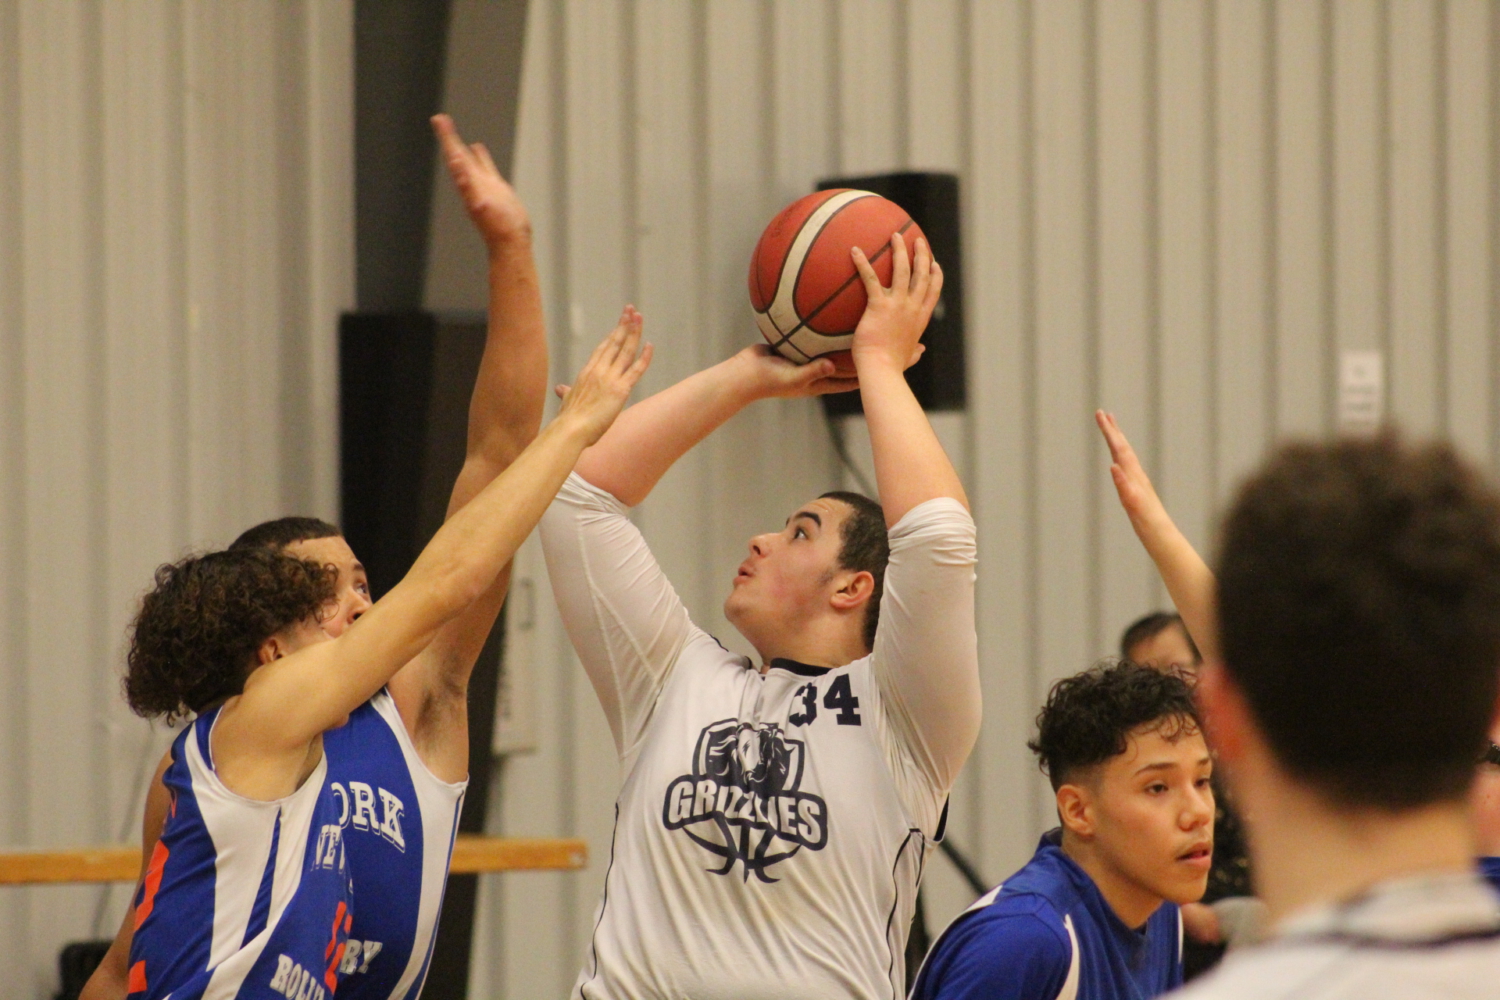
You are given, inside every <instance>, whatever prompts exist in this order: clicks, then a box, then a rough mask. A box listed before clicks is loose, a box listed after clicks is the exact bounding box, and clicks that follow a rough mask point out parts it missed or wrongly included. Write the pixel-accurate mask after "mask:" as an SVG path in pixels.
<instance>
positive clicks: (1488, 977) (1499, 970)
mask: <svg viewBox="0 0 1500 1000" xmlns="http://www.w3.org/2000/svg"><path fill="white" fill-rule="evenodd" d="M1173 996H1181V997H1182V998H1183V1000H1189V998H1191V1000H1251V998H1255V1000H1480V998H1492V997H1497V996H1500V899H1497V898H1496V896H1495V892H1494V890H1493V889H1492V887H1491V886H1490V885H1489V883H1487V882H1485V881H1484V880H1483V879H1481V878H1480V877H1479V876H1478V875H1473V874H1469V873H1454V874H1449V875H1436V876H1419V877H1416V878H1407V879H1398V880H1395V881H1391V882H1387V883H1385V884H1383V885H1380V886H1377V887H1376V888H1375V889H1374V890H1372V891H1370V892H1368V893H1366V894H1364V895H1363V896H1361V897H1360V898H1358V899H1355V900H1353V901H1350V902H1348V903H1345V904H1343V905H1339V906H1325V907H1318V908H1315V909H1313V910H1310V911H1308V912H1306V913H1304V914H1302V915H1300V916H1297V917H1293V918H1291V919H1290V920H1288V921H1287V922H1286V924H1285V925H1284V926H1283V927H1282V928H1280V929H1279V931H1278V933H1277V934H1276V936H1275V937H1274V938H1272V939H1271V940H1270V941H1268V942H1266V943H1265V944H1262V945H1258V946H1256V947H1253V948H1246V949H1245V950H1243V951H1235V952H1231V953H1230V954H1229V956H1228V957H1227V958H1226V959H1225V960H1224V962H1223V963H1222V964H1221V965H1220V966H1219V967H1218V968H1217V969H1215V970H1214V971H1213V972H1211V973H1210V974H1208V975H1206V976H1204V977H1203V978H1202V979H1199V980H1197V981H1195V982H1193V983H1192V984H1190V985H1189V986H1188V987H1187V988H1186V989H1185V990H1183V991H1182V992H1181V993H1180V994H1173Z"/></svg>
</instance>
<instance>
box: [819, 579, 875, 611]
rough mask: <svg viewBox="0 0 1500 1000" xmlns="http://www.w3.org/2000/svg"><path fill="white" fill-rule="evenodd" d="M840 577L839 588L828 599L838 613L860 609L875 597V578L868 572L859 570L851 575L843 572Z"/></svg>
mask: <svg viewBox="0 0 1500 1000" xmlns="http://www.w3.org/2000/svg"><path fill="white" fill-rule="evenodd" d="M844 574H848V575H847V576H845V575H844ZM840 576H841V577H842V579H841V580H840V581H839V588H838V589H837V590H835V591H834V592H833V596H832V597H831V598H829V600H830V601H831V602H832V603H833V606H834V607H836V608H838V609H839V610H840V611H847V610H850V609H852V608H857V607H860V606H861V605H863V604H866V603H868V602H869V600H870V598H872V597H874V596H875V577H874V575H873V574H872V573H870V571H869V570H865V569H861V570H856V571H855V572H853V573H850V572H849V571H848V570H844V571H843V573H841V574H840Z"/></svg>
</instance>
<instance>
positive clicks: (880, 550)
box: [818, 490, 891, 649]
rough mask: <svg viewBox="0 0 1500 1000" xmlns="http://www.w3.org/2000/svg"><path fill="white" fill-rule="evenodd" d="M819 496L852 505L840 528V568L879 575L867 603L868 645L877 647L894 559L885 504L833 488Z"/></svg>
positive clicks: (866, 629)
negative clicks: (883, 599) (887, 570)
mask: <svg viewBox="0 0 1500 1000" xmlns="http://www.w3.org/2000/svg"><path fill="white" fill-rule="evenodd" d="M818 499H819V500H837V501H838V502H839V503H842V504H844V505H845V506H846V507H848V508H849V516H848V517H846V518H844V523H843V527H842V529H841V530H840V532H839V568H840V569H852V570H854V571H856V572H858V571H860V570H864V571H865V572H867V573H869V574H870V575H871V576H873V577H874V578H875V590H874V592H873V593H872V594H871V595H870V603H868V604H866V605H865V624H864V640H865V648H866V649H874V648H875V630H876V628H877V627H878V626H879V624H880V598H881V595H882V594H884V593H885V567H886V564H887V563H889V562H890V561H891V539H890V534H889V533H888V532H887V531H886V528H885V508H883V507H881V506H880V504H878V503H876V502H875V501H874V500H871V499H870V498H869V497H867V496H865V495H864V494H863V493H850V492H847V491H845V490H833V491H831V492H829V493H824V494H823V495H822V496H820V497H818Z"/></svg>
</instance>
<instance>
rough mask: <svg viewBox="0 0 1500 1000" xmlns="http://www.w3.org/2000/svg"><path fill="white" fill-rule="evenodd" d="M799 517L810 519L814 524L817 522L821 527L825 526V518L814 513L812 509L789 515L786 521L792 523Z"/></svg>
mask: <svg viewBox="0 0 1500 1000" xmlns="http://www.w3.org/2000/svg"><path fill="white" fill-rule="evenodd" d="M799 517H805V518H807V519H808V520H810V521H811V522H812V523H813V524H816V525H817V526H818V527H820V528H821V527H823V519H822V518H821V517H819V516H818V515H817V514H814V513H813V512H812V511H810V510H799V511H797V513H795V514H793V515H792V516H791V517H789V518H787V519H786V523H787V524H791V523H792V522H793V521H795V520H797V519H798V518H799Z"/></svg>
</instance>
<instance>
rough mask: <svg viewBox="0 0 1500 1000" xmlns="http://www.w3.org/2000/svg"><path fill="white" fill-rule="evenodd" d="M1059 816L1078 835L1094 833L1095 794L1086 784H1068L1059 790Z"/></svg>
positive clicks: (1064, 825)
mask: <svg viewBox="0 0 1500 1000" xmlns="http://www.w3.org/2000/svg"><path fill="white" fill-rule="evenodd" d="M1057 818H1058V819H1059V820H1060V821H1061V823H1062V825H1063V828H1064V829H1065V830H1068V831H1069V832H1071V833H1073V834H1075V835H1077V836H1080V837H1091V836H1093V835H1094V825H1095V824H1094V808H1093V796H1092V795H1091V794H1090V793H1089V789H1088V787H1087V786H1086V785H1073V784H1066V785H1063V786H1062V787H1061V788H1059V789H1058V790H1057Z"/></svg>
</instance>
